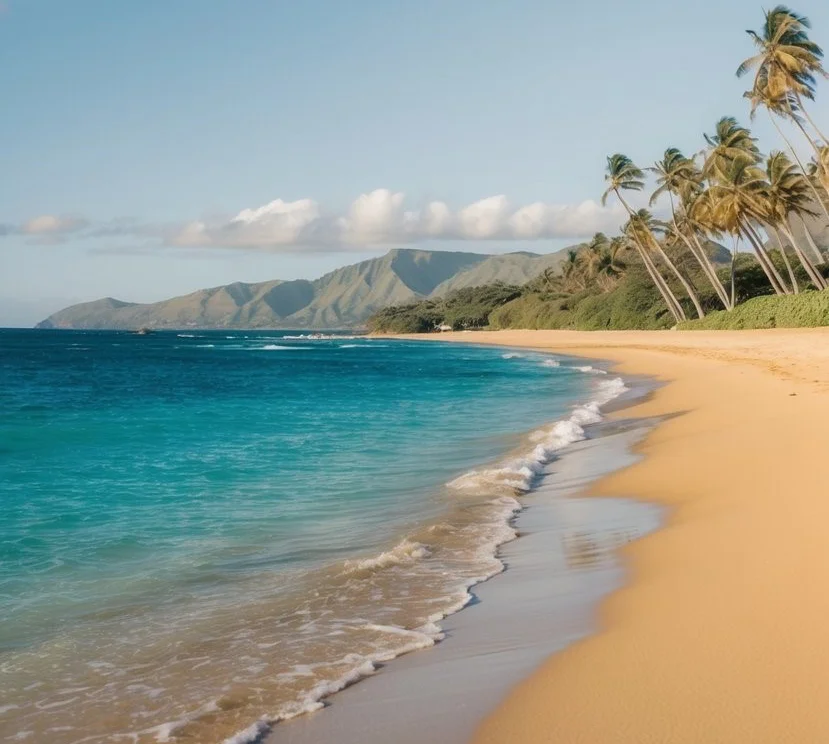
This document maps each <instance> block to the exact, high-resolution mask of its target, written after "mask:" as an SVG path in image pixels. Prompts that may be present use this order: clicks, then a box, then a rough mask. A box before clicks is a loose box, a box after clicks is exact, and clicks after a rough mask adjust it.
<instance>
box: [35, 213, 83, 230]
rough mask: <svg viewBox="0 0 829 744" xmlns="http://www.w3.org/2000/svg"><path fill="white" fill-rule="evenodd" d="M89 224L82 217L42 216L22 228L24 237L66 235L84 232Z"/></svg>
mask: <svg viewBox="0 0 829 744" xmlns="http://www.w3.org/2000/svg"><path fill="white" fill-rule="evenodd" d="M88 224H89V223H88V222H87V221H86V220H84V219H81V218H80V217H67V216H63V217H60V216H57V215H54V214H42V215H40V216H39V217H33V218H32V219H30V220H29V221H28V222H24V223H23V224H22V225H21V226H20V232H22V233H23V234H24V235H65V234H66V233H71V232H77V231H78V230H83V229H84V228H85V227H86V226H87V225H88Z"/></svg>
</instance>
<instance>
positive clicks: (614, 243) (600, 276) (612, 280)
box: [596, 235, 628, 291]
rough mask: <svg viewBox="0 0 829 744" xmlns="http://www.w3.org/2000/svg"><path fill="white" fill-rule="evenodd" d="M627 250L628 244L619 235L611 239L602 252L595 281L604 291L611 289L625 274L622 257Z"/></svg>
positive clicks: (625, 265) (625, 266)
mask: <svg viewBox="0 0 829 744" xmlns="http://www.w3.org/2000/svg"><path fill="white" fill-rule="evenodd" d="M627 250H628V242H627V240H625V238H623V237H622V236H620V235H617V236H615V237H613V238H611V239H610V240H609V241H608V243H607V246H606V247H605V249H604V251H603V252H602V256H601V259H600V260H599V264H598V266H597V267H596V280H597V281H598V283H599V285H600V286H601V287H602V289H604V290H605V291H609V290H610V289H612V288H613V287H614V286H615V285H616V283H617V282H618V281H619V279H620V277H621V276H622V275H623V274H624V273H625V269H626V268H627V264H625V262H624V260H623V259H622V255H623V254H624V253H625V251H627Z"/></svg>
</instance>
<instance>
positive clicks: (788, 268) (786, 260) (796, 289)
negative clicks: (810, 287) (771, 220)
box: [769, 226, 800, 294]
mask: <svg viewBox="0 0 829 744" xmlns="http://www.w3.org/2000/svg"><path fill="white" fill-rule="evenodd" d="M769 230H770V231H771V232H772V233H773V234H774V238H775V240H776V241H777V247H778V248H780V255H781V256H783V263H784V264H786V271H787V272H788V274H789V281H790V282H791V283H792V289H793V290H794V293H795V294H800V287H798V286H797V277H795V275H794V271H792V265H791V263H789V257H788V256H787V255H786V249H785V248H784V247H783V241H782V240H780V233H779V232H777V230H775V229H774V228H773V227H771V226H769Z"/></svg>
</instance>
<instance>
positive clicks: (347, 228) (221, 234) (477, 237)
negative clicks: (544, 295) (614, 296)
mask: <svg viewBox="0 0 829 744" xmlns="http://www.w3.org/2000/svg"><path fill="white" fill-rule="evenodd" d="M623 221H624V213H623V211H622V209H621V208H620V207H619V206H613V207H602V206H600V205H599V204H597V203H596V202H594V201H584V202H582V203H580V204H545V203H543V202H535V203H532V204H527V205H524V206H516V205H514V204H512V203H511V202H510V201H509V200H508V199H507V197H506V196H503V195H498V196H490V197H487V198H486V199H481V200H479V201H476V202H473V203H472V204H467V205H465V206H462V207H459V208H452V207H450V206H449V205H448V204H447V203H445V202H442V201H432V202H428V203H426V204H424V205H422V206H420V207H419V208H412V207H411V206H409V205H407V203H406V199H405V196H404V194H403V193H401V192H394V191H390V190H389V189H376V190H375V191H371V192H370V193H367V194H362V195H360V196H359V197H358V198H357V199H355V200H354V201H353V202H352V203H351V205H350V206H349V207H348V208H347V209H346V210H345V211H344V212H343V213H339V214H338V213H335V212H329V211H326V210H325V209H323V207H322V206H321V205H320V204H319V203H318V202H316V201H314V200H313V199H299V200H297V201H290V202H289V201H283V200H282V199H275V200H274V201H271V202H269V203H268V204H265V205H263V206H259V207H251V208H248V209H243V210H242V211H240V212H239V213H238V214H236V215H235V216H233V217H230V218H228V219H223V220H222V219H218V220H213V221H207V220H205V221H193V222H187V223H182V224H178V225H164V226H153V225H146V224H141V223H138V222H136V221H134V220H127V219H121V220H113V221H110V222H102V223H91V222H89V221H88V220H85V219H82V218H80V217H67V216H63V217H60V216H56V215H49V214H45V215H41V216H39V217H35V218H33V219H30V220H28V221H27V222H24V223H22V224H21V225H5V226H3V225H0V236H2V235H3V234H8V235H24V236H30V237H32V238H36V239H37V240H38V241H39V242H60V241H61V240H64V239H66V238H67V236H70V235H73V236H76V237H82V238H96V239H102V238H114V237H137V238H142V239H144V240H147V239H150V240H153V241H156V244H157V245H161V246H170V247H193V248H235V249H240V250H260V251H273V252H285V253H288V252H303V251H318V252H322V251H338V250H344V251H347V250H364V249H366V248H372V247H377V248H382V247H388V246H399V245H410V244H415V243H423V242H427V241H430V240H457V241H486V240H500V241H523V240H542V239H551V238H563V239H572V240H579V239H583V238H587V237H589V236H591V235H593V234H594V233H596V232H599V231H602V232H613V231H615V230H616V229H618V227H619V225H621V224H622V222H623Z"/></svg>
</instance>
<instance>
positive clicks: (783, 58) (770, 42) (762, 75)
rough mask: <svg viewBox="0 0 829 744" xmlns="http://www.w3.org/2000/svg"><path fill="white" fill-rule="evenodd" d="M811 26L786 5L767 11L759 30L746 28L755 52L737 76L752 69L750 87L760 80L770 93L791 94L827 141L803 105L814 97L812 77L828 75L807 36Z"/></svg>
mask: <svg viewBox="0 0 829 744" xmlns="http://www.w3.org/2000/svg"><path fill="white" fill-rule="evenodd" d="M810 28H811V23H810V22H809V19H808V18H807V17H806V16H802V15H799V14H798V13H796V12H795V11H793V10H791V9H789V8H787V7H786V6H785V5H778V6H777V7H775V8H774V9H772V10H769V11H766V13H765V22H764V23H763V28H762V29H761V30H760V31H759V32H757V31H751V30H749V31H746V33H747V34H748V35H749V36H750V37H751V39H752V41H753V42H754V45H755V46H756V47H757V49H758V52H757V54H756V55H754V56H753V57H749V58H748V59H747V60H745V61H744V62H743V63H742V64H741V65H740V66H739V67H738V68H737V76H738V77H742V76H743V75H745V74H747V73H748V72H749V71H751V70H752V69H754V70H756V73H755V78H754V85H753V86H752V87H755V88H756V87H760V86H759V85H758V83H760V81H761V80H762V81H764V84H765V86H767V87H768V88H769V92H770V94H771V95H772V96H775V97H779V96H781V95H783V94H785V93H791V94H792V95H793V96H794V99H795V100H796V101H797V104H798V107H799V109H800V110H801V111H802V112H803V114H804V116H805V117H806V119H807V121H808V122H809V124H810V125H811V126H812V128H813V129H814V130H815V132H817V134H818V136H819V137H820V138H821V139H822V140H823V141H824V142H827V143H829V139H827V137H826V135H824V134H823V133H822V132H821V131H820V129H819V127H818V126H817V124H816V123H815V122H814V121H813V120H812V118H811V117H810V116H809V112H808V111H807V110H806V108H805V107H804V105H803V99H804V98H808V99H809V100H810V101H811V100H814V97H815V76H816V75H820V76H822V77H829V75H827V73H826V70H824V69H823V62H822V60H823V50H822V49H821V48H820V47H819V46H818V45H817V44H816V43H815V42H813V41H811V40H810V39H809V34H808V33H807V32H808V30H809V29H810ZM807 136H808V135H807ZM809 139H810V141H811V138H809ZM813 144H814V142H813Z"/></svg>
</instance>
